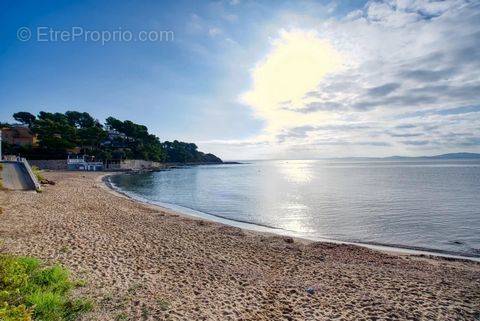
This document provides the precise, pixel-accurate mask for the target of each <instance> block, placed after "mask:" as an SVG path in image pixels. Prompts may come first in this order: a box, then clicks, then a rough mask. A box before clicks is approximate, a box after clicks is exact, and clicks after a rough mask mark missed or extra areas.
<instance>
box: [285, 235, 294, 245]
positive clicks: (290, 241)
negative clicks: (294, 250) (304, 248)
mask: <svg viewBox="0 0 480 321" xmlns="http://www.w3.org/2000/svg"><path fill="white" fill-rule="evenodd" d="M283 240H284V241H285V243H289V244H291V243H293V239H292V238H291V237H284V238H283Z"/></svg>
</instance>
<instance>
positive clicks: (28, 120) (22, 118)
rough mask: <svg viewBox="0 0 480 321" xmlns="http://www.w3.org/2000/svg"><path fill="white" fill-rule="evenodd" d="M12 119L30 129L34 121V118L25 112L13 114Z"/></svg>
mask: <svg viewBox="0 0 480 321" xmlns="http://www.w3.org/2000/svg"><path fill="white" fill-rule="evenodd" d="M13 119H15V120H16V121H18V122H20V123H22V124H25V125H27V126H28V127H31V126H32V125H33V122H34V121H35V116H34V115H32V114H30V113H29V112H26V111H20V112H18V113H15V114H13Z"/></svg>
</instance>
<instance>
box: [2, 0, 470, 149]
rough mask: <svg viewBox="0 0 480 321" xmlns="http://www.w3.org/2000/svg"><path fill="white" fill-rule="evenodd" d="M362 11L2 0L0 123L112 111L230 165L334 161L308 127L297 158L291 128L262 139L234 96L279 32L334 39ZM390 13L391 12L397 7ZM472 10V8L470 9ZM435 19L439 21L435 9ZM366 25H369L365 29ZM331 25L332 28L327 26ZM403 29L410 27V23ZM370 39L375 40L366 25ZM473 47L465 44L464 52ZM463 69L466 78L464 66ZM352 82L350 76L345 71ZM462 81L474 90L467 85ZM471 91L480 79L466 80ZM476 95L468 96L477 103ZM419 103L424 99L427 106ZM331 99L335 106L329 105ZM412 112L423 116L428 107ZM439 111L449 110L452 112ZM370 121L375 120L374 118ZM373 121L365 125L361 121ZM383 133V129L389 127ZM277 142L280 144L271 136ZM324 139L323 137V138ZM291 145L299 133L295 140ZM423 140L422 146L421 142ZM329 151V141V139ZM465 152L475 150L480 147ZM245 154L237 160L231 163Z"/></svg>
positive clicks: (247, 86)
mask: <svg viewBox="0 0 480 321" xmlns="http://www.w3.org/2000/svg"><path fill="white" fill-rule="evenodd" d="M370 7H371V6H370ZM370 7H369V4H368V3H367V4H366V3H365V2H363V1H353V0H352V1H261V2H255V1H171V2H170V1H169V2H167V1H101V2H100V1H42V2H38V1H22V2H18V1H2V2H1V3H0V120H2V121H11V120H12V119H11V114H12V113H13V112H16V111H29V112H31V113H34V114H36V113H38V112H39V111H41V110H45V111H52V112H56V111H59V112H64V111H66V110H79V111H87V112H89V113H91V114H92V115H93V116H95V117H96V118H98V119H100V120H101V121H103V120H104V119H105V118H106V117H108V116H111V115H112V116H114V117H117V118H119V119H129V120H132V121H134V122H137V123H141V124H145V125H147V126H148V128H149V129H150V131H151V132H153V133H155V134H156V135H158V136H159V137H160V138H161V139H162V140H172V139H180V140H186V141H194V142H198V143H199V145H200V147H202V148H203V149H210V150H212V151H213V152H216V153H218V154H220V156H223V157H226V158H270V157H274V158H278V157H281V158H290V157H297V156H295V155H301V156H302V157H307V158H310V157H317V156H330V155H331V154H334V156H335V155H337V154H339V150H326V151H325V153H320V154H318V153H313V154H312V150H318V148H317V147H316V146H319V145H318V144H321V143H322V140H318V137H317V138H315V139H314V138H312V137H313V136H314V135H313V132H312V133H310V132H308V131H307V132H306V136H305V137H304V138H305V139H304V140H303V142H306V141H307V138H308V139H310V140H308V142H309V143H308V146H307V147H305V148H304V149H302V150H301V151H300V152H299V150H298V149H296V148H297V147H298V144H296V143H295V142H294V141H291V143H292V144H291V145H290V146H286V145H285V146H283V145H281V144H283V142H284V141H285V137H288V132H289V131H294V130H295V126H296V125H295V124H292V125H291V126H290V127H288V126H287V127H285V128H282V129H278V132H277V133H276V134H272V133H269V135H270V136H269V138H267V139H264V138H262V133H263V132H264V130H265V128H267V127H268V125H269V124H270V123H271V120H269V119H268V118H265V117H262V116H260V117H259V115H258V114H257V111H256V110H255V107H253V108H251V106H248V104H245V103H244V102H243V103H242V101H241V96H242V94H244V93H245V92H248V91H249V90H254V89H252V86H253V85H252V70H253V69H254V68H255V67H256V66H258V64H259V63H261V62H262V61H264V60H265V59H268V55H269V53H270V52H272V39H275V38H276V37H278V35H279V32H281V30H287V31H288V30H294V29H295V30H296V29H299V30H316V32H317V31H318V32H320V35H319V37H323V36H322V35H324V36H325V37H327V36H326V35H331V32H337V30H338V29H339V28H341V27H345V26H344V24H345V23H346V22H344V21H345V19H346V18H347V17H350V16H353V14H352V13H357V15H358V14H359V13H358V12H360V11H362V10H363V15H370V16H371V15H372V12H371V11H372V10H370V11H369V10H367V9H368V8H370ZM389 8H390V9H391V10H397V8H396V7H394V6H390V7H389ZM473 9H474V11H475V10H478V6H477V7H473ZM409 10H410V9H409ZM442 10H443V9H442ZM445 10H446V9H445ZM448 10H450V9H448ZM470 10H472V8H470ZM377 12H378V10H377ZM405 12H406V9H405ZM418 12H420V10H418ZM445 12H447V13H448V11H445ZM382 14H383V13H382ZM386 14H389V13H386ZM431 16H432V17H435V14H432V15H431ZM429 17H430V16H429ZM377 18H378V17H377ZM348 19H350V18H348ZM352 19H353V18H352ZM355 19H360V18H355ZM362 19H363V18H362ZM472 19H473V18H472ZM364 20H365V19H363V20H362V21H364ZM367 20H368V17H367ZM328 21H332V23H331V24H330V25H325V24H324V23H325V22H328ZM358 21H360V20H358ZM372 21H373V20H371V21H369V23H373V22H372ZM472 21H473V20H472ZM416 23H420V22H416ZM421 23H424V24H427V23H429V22H428V21H427V20H426V19H425V22H423V21H422V22H421ZM332 25H336V26H337V27H335V28H332V27H331V26H332ZM471 25H472V24H471ZM39 26H46V27H50V28H53V29H55V30H70V29H71V28H72V27H74V26H79V27H82V28H83V29H85V30H100V31H101V30H109V31H114V30H119V28H121V29H122V30H128V31H131V32H132V33H134V34H136V33H138V32H139V31H141V30H148V31H150V30H157V31H160V30H169V31H173V33H174V40H173V41H168V42H139V41H132V42H113V41H112V42H108V43H106V44H104V45H102V44H100V43H98V42H93V41H82V40H77V41H68V42H61V41H58V42H38V41H35V39H33V38H34V37H35V36H36V35H35V30H36V28H38V27H39ZM20 27H28V28H29V29H30V30H32V39H31V40H30V41H26V42H22V41H19V40H18V39H17V30H18V29H19V28H20ZM401 27H402V26H400V28H401ZM403 27H404V28H405V29H407V28H408V24H405V25H404V26H403ZM473 27H474V29H473V30H476V29H475V28H477V29H478V25H473ZM329 28H330V29H329ZM345 28H346V27H345ZM395 28H397V26H395ZM397 29H398V28H397ZM330 30H332V31H330ZM379 30H380V29H379ZM382 30H383V29H382ZM327 31H328V32H327ZM369 32H370V31H369ZM392 32H393V31H392ZM371 33H372V34H373V33H374V30H372V31H371ZM388 36H389V34H388V31H387V32H385V31H383V33H382V34H378V35H377V36H376V37H388ZM356 38H357V39H358V37H356ZM477 41H478V39H477ZM330 42H331V43H332V44H333V45H334V46H335V47H336V48H340V47H342V46H343V44H342V42H340V41H339V42H338V44H337V42H336V41H335V40H331V39H330ZM474 44H475V43H473V42H472V41H470V45H474ZM460 49H462V48H460ZM340 51H341V50H340ZM426 54H427V53H425V55H426ZM360 63H364V62H363V61H362V62H360ZM435 68H436V67H435ZM357 71H358V70H357ZM462 73H463V74H466V73H468V71H462ZM350 75H353V72H351V73H350ZM473 76H474V75H472V77H473ZM339 77H341V75H340V76H339ZM405 77H407V76H405ZM400 81H403V80H400ZM474 81H475V80H473V82H474ZM469 84H473V83H472V81H470V82H469ZM377 85H378V86H377ZM386 85H387V86H386V87H382V86H385V84H373V83H372V85H371V86H370V88H369V91H366V92H370V93H376V92H378V90H377V91H375V88H377V87H379V88H390V87H391V88H394V90H395V89H396V88H398V87H399V85H391V84H390V83H386ZM449 85H451V84H449ZM475 85H476V83H474V84H473V86H475ZM452 86H453V85H452ZM404 87H405V86H403V87H402V88H404ZM372 88H373V91H372ZM473 89H475V88H473ZM473 89H472V90H473ZM342 90H344V89H342ZM381 94H382V93H381ZM386 94H389V93H386ZM376 98H378V97H376ZM477 98H478V97H477V96H474V97H473V98H472V99H473V102H475V101H476V99H477ZM423 99H424V100H423V102H424V103H425V102H426V101H427V100H425V98H423ZM401 101H402V100H401V99H396V100H394V99H393V100H392V99H390V100H388V101H387V100H384V101H383V100H382V102H381V103H382V104H399V103H401ZM477 102H478V100H477ZM324 103H325V101H322V103H321V104H320V103H318V102H316V104H314V105H311V106H314V108H313V109H312V108H311V106H310V109H302V112H303V113H305V112H306V111H307V110H312V111H313V110H315V111H318V110H319V109H321V108H324V107H322V106H325V105H324ZM327 103H330V105H331V106H338V105H336V104H337V102H335V104H333V103H332V102H327ZM339 103H342V104H345V103H344V102H339ZM405 103H410V102H405ZM467 103H469V104H468V106H472V101H468V102H464V101H462V102H458V104H457V102H452V103H451V104H449V105H448V106H440V107H438V106H437V108H438V109H440V110H442V109H443V108H445V109H447V108H448V109H452V108H465V106H467ZM361 104H362V105H360V103H359V104H358V105H357V106H368V107H365V108H363V110H368V111H371V107H369V106H374V105H375V104H380V102H377V101H375V102H370V101H369V102H361ZM330 105H329V106H330ZM319 106H320V107H319ZM375 106H377V105H375ZM430 107H431V108H433V107H435V106H429V108H430ZM289 108H290V107H289ZM292 108H296V107H295V106H294V107H292ZM349 108H350V109H346V110H348V111H345V113H344V114H343V116H344V118H342V119H340V118H336V119H335V120H332V121H333V122H337V121H340V120H342V121H345V119H346V118H349V119H353V118H355V117H353V116H352V117H350V116H351V115H353V114H351V113H353V110H354V109H355V108H356V107H355V106H353V105H352V107H349ZM418 108H419V109H422V108H424V106H423V105H422V106H419V107H418ZM468 108H470V109H468V111H471V112H472V113H475V114H476V115H475V121H477V119H478V107H468ZM358 110H360V107H358V108H357V109H355V111H356V112H358ZM422 110H423V109H422ZM409 111H411V112H414V111H418V109H417V110H405V111H403V112H409ZM337 113H338V112H337ZM439 114H442V113H439ZM443 114H444V116H447V115H450V116H451V115H452V113H448V112H445V113H443ZM347 116H349V117H347ZM372 117H374V116H372ZM375 117H377V118H376V119H380V116H378V114H377V116H375ZM381 117H383V118H382V119H384V117H385V115H383V114H382V116H381ZM393 118H394V117H393ZM393 118H391V119H393ZM358 121H361V120H360V119H357V120H355V123H357V122H358ZM371 121H372V118H370V119H369V120H368V121H365V122H369V123H371ZM304 125H305V124H302V126H304ZM309 125H313V126H312V127H313V128H314V129H315V130H317V129H318V128H319V126H318V125H319V124H317V123H315V124H309ZM324 125H325V124H322V126H324ZM395 125H396V124H395ZM382 126H383V129H385V127H386V126H387V125H385V124H384V125H382ZM297 127H298V126H297ZM357 127H358V126H357ZM357 127H356V128H357ZM342 128H345V127H342ZM312 131H313V129H312ZM474 134H475V135H478V133H474ZM275 135H277V136H275ZM319 135H320V134H319ZM369 135H370V134H368V135H366V136H365V139H366V140H367V139H370V138H368V137H367V136H369ZM280 136H281V137H282V141H280V140H279V139H276V138H272V137H277V138H278V137H280ZM337 136H338V135H337ZM321 137H323V138H325V137H327V136H325V135H323V134H322V135H321ZM369 137H370V136H369ZM474 138H475V137H474ZM292 139H301V137H298V136H295V137H292ZM422 141H425V138H423V139H422ZM287 142H288V139H287ZM341 142H344V143H345V146H347V147H346V151H345V152H340V154H342V153H345V155H346V154H348V151H347V149H348V150H349V151H350V152H352V149H351V144H350V142H349V141H348V139H342V140H339V141H338V146H340V145H341ZM357 143H358V146H361V149H360V150H358V151H354V152H353V154H355V155H348V156H357V155H356V154H359V153H360V154H362V152H363V154H376V155H387V154H393V153H395V152H400V153H403V154H416V153H420V151H416V150H408V149H398V148H391V149H384V150H378V149H372V150H368V149H366V147H365V146H368V145H369V144H366V141H362V142H357ZM387 143H388V144H390V142H387ZM279 144H280V145H279ZM333 145H335V144H333ZM377 145H378V146H380V145H382V144H378V142H377V143H372V144H371V146H377ZM390 145H391V144H390ZM281 146H283V147H281ZM328 146H332V144H330V143H329V144H328ZM395 146H396V145H395ZM398 146H402V145H401V144H400V145H398ZM449 146H450V147H448V146H446V145H445V146H443V147H439V146H437V147H436V148H433V149H431V150H429V151H428V150H427V152H426V154H429V153H434V152H437V151H438V152H442V151H453V150H455V149H456V148H453V147H452V146H451V145H449ZM458 146H462V145H458ZM292 148H293V149H292ZM406 148H410V147H408V146H406ZM472 148H473V150H477V149H478V146H473V147H472ZM243 151H244V152H245V155H246V156H245V157H235V156H234V155H236V154H238V153H242V152H243ZM292 155H293V156H292ZM362 156H363V155H362ZM365 156H368V155H365Z"/></svg>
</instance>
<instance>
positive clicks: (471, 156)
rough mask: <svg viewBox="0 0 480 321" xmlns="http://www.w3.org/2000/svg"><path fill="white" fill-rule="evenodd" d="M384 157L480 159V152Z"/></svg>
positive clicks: (392, 157)
mask: <svg viewBox="0 0 480 321" xmlns="http://www.w3.org/2000/svg"><path fill="white" fill-rule="evenodd" d="M382 159H480V154H477V153H449V154H441V155H434V156H417V157H408V156H391V157H384V158H382Z"/></svg>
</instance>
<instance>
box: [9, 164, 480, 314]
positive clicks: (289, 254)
mask: <svg viewBox="0 0 480 321" xmlns="http://www.w3.org/2000/svg"><path fill="white" fill-rule="evenodd" d="M45 176H46V178H47V179H49V180H52V181H55V182H56V184H55V185H48V186H46V187H45V188H44V191H43V192H42V193H35V192H11V191H0V207H2V208H3V212H0V252H2V253H14V254H21V255H30V256H36V257H38V258H41V259H44V260H47V261H49V262H52V263H54V262H60V263H61V264H63V265H65V266H66V267H68V268H69V269H70V270H71V271H72V272H73V273H74V277H76V278H81V279H84V280H86V285H85V287H82V288H79V289H78V290H77V291H78V293H81V294H82V295H84V296H85V295H86V296H88V297H90V298H92V299H93V301H94V302H95V308H94V310H93V311H92V312H90V313H89V314H88V315H85V316H84V317H83V319H84V320H469V321H470V320H480V264H478V263H475V262H469V261H458V260H445V259H441V258H424V257H415V256H407V255H393V254H387V253H382V252H378V251H373V250H369V249H366V248H362V247H357V246H351V245H333V244H328V243H315V242H313V243H312V242H303V241H298V240H292V239H289V238H283V237H279V236H272V235H263V234H260V233H254V232H248V231H244V230H240V229H238V228H234V227H229V226H224V225H220V224H217V223H212V222H208V221H203V220H198V219H192V218H188V217H185V216H183V215H179V214H177V213H173V212H171V211H167V210H163V209H161V208H157V207H153V206H148V205H144V204H141V203H137V202H135V201H133V200H130V199H128V198H126V197H122V196H121V195H118V194H115V193H114V192H112V191H111V190H109V189H108V187H106V186H105V185H104V183H103V182H102V180H101V174H99V173H79V172H48V173H46V175H45Z"/></svg>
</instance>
